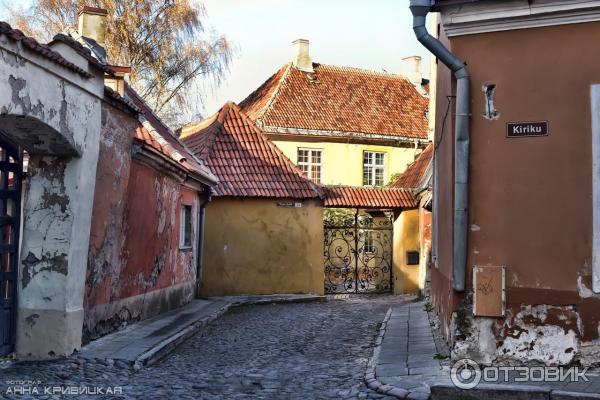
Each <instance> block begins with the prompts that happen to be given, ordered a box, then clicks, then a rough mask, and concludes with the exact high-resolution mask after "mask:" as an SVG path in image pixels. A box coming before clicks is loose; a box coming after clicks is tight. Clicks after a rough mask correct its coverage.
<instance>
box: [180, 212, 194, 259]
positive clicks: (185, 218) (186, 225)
mask: <svg viewBox="0 0 600 400" xmlns="http://www.w3.org/2000/svg"><path fill="white" fill-rule="evenodd" d="M179 229H180V231H179V248H180V249H190V248H192V206H189V205H185V204H184V205H182V206H181V223H180V227H179Z"/></svg>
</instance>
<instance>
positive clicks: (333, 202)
mask: <svg viewBox="0 0 600 400" xmlns="http://www.w3.org/2000/svg"><path fill="white" fill-rule="evenodd" d="M323 189H324V194H325V207H331V208H350V207H351V208H383V209H386V208H396V209H397V208H415V207H416V206H417V204H416V200H415V198H414V196H413V194H412V192H411V191H410V190H404V189H397V188H387V187H369V186H324V187H323Z"/></svg>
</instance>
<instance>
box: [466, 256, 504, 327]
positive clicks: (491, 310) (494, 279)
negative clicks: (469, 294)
mask: <svg viewBox="0 0 600 400" xmlns="http://www.w3.org/2000/svg"><path fill="white" fill-rule="evenodd" d="M473 314H474V315H476V316H481V317H504V316H505V314H506V267H500V266H487V265H486V266H477V265H476V266H474V267H473Z"/></svg>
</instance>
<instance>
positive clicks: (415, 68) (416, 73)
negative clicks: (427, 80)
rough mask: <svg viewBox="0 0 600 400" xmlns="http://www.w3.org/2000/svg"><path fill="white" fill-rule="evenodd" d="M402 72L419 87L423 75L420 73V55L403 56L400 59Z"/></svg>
mask: <svg viewBox="0 0 600 400" xmlns="http://www.w3.org/2000/svg"><path fill="white" fill-rule="evenodd" d="M402 74H403V75H404V76H405V77H407V78H408V80H410V81H411V82H412V84H413V85H415V86H417V87H421V83H422V81H423V75H422V74H421V57H420V56H410V57H404V58H403V59H402Z"/></svg>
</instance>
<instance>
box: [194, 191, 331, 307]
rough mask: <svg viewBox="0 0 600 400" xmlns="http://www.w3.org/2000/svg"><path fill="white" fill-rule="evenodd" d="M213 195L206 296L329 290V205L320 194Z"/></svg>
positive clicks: (203, 281)
mask: <svg viewBox="0 0 600 400" xmlns="http://www.w3.org/2000/svg"><path fill="white" fill-rule="evenodd" d="M286 201H287V202H296V201H300V200H277V199H219V198H216V199H213V201H212V202H211V203H209V205H208V206H207V208H206V221H205V228H204V229H205V237H204V266H203V271H202V277H201V282H200V285H199V293H200V295H202V296H221V295H236V294H273V293H317V294H323V291H324V283H323V282H324V270H323V208H322V206H321V204H320V202H318V201H316V200H304V201H301V202H302V204H303V206H302V207H301V208H286V207H279V206H278V203H279V202H286Z"/></svg>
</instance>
